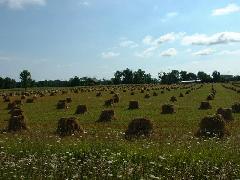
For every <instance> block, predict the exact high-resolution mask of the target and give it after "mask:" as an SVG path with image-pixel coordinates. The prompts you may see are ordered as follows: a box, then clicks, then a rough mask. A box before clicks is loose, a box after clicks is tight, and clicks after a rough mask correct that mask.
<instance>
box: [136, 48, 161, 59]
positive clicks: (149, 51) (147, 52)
mask: <svg viewBox="0 0 240 180" xmlns="http://www.w3.org/2000/svg"><path fill="white" fill-rule="evenodd" d="M156 49H157V47H156V46H152V47H149V48H147V49H145V50H144V51H143V52H140V53H136V54H135V55H136V56H137V57H140V58H149V57H151V56H152V55H153V52H154V51H155V50H156Z"/></svg>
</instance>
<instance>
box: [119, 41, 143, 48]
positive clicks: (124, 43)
mask: <svg viewBox="0 0 240 180" xmlns="http://www.w3.org/2000/svg"><path fill="white" fill-rule="evenodd" d="M119 46H120V47H126V48H136V47H138V44H137V43H135V42H134V41H130V40H124V41H121V42H120V44H119Z"/></svg>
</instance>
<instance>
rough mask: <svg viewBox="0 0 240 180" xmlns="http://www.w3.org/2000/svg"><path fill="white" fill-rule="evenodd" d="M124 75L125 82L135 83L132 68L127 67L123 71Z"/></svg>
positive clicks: (123, 81)
mask: <svg viewBox="0 0 240 180" xmlns="http://www.w3.org/2000/svg"><path fill="white" fill-rule="evenodd" d="M122 75H123V80H122V83H123V84H132V83H133V72H132V71H131V70H130V69H128V68H127V69H125V70H123V72H122Z"/></svg>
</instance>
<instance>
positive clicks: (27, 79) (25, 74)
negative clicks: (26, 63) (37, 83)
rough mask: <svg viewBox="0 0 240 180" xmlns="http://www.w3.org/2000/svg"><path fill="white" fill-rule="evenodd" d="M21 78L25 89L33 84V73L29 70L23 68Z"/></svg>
mask: <svg viewBox="0 0 240 180" xmlns="http://www.w3.org/2000/svg"><path fill="white" fill-rule="evenodd" d="M20 79H21V84H22V87H23V88H25V91H26V89H27V87H29V85H31V82H32V79H31V73H30V72H29V71H28V70H23V71H22V72H21V73H20Z"/></svg>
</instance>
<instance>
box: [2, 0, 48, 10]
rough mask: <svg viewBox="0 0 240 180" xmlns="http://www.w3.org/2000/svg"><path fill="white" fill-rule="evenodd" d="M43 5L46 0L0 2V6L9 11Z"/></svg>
mask: <svg viewBox="0 0 240 180" xmlns="http://www.w3.org/2000/svg"><path fill="white" fill-rule="evenodd" d="M45 4H46V0H0V5H4V6H7V7H9V8H11V9H23V8H25V7H26V6H30V5H38V6H44V5H45Z"/></svg>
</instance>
